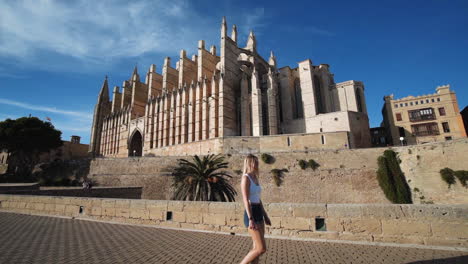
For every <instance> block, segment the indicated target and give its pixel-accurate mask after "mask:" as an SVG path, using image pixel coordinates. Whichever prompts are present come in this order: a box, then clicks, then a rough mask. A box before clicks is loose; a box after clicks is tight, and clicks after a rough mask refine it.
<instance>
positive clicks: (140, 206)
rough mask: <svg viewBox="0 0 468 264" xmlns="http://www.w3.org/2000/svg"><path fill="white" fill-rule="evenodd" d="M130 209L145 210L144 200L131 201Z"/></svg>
mask: <svg viewBox="0 0 468 264" xmlns="http://www.w3.org/2000/svg"><path fill="white" fill-rule="evenodd" d="M130 208H131V209H146V200H131V201H130Z"/></svg>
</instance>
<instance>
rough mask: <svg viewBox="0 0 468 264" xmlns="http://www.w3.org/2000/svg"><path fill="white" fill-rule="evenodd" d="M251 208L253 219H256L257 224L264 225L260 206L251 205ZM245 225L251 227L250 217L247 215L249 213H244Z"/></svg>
mask: <svg viewBox="0 0 468 264" xmlns="http://www.w3.org/2000/svg"><path fill="white" fill-rule="evenodd" d="M250 208H251V209H252V217H253V219H254V222H255V224H262V223H263V210H262V206H261V205H260V204H251V205H250ZM244 225H245V227H249V216H248V215H247V211H244Z"/></svg>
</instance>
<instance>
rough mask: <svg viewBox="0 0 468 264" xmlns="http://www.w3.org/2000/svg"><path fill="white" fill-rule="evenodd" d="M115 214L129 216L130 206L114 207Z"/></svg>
mask: <svg viewBox="0 0 468 264" xmlns="http://www.w3.org/2000/svg"><path fill="white" fill-rule="evenodd" d="M115 216H116V217H123V218H130V208H115Z"/></svg>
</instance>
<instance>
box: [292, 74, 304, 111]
mask: <svg viewBox="0 0 468 264" xmlns="http://www.w3.org/2000/svg"><path fill="white" fill-rule="evenodd" d="M294 101H296V104H295V105H294V106H295V107H294V118H295V119H297V118H303V117H304V106H303V104H302V94H301V83H300V81H299V79H296V80H294Z"/></svg>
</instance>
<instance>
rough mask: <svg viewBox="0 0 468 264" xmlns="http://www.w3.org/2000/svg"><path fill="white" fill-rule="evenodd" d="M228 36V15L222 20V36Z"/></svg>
mask: <svg viewBox="0 0 468 264" xmlns="http://www.w3.org/2000/svg"><path fill="white" fill-rule="evenodd" d="M226 36H227V24H226V17H225V16H223V21H222V22H221V38H223V37H226Z"/></svg>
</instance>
